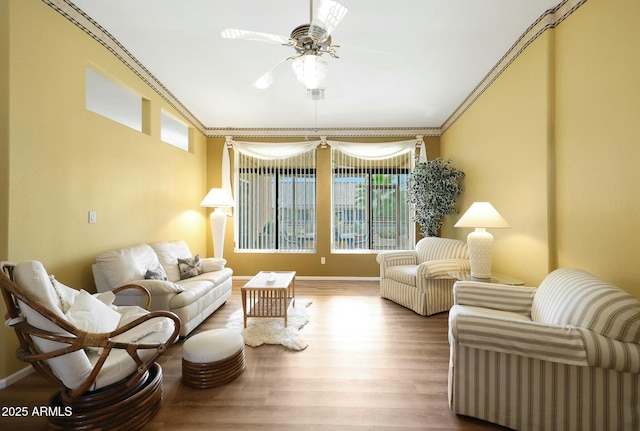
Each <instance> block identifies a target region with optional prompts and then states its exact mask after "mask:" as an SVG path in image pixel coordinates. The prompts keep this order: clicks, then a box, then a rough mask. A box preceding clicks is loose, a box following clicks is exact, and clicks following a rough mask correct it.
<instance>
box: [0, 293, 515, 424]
mask: <svg viewBox="0 0 640 431" xmlns="http://www.w3.org/2000/svg"><path fill="white" fill-rule="evenodd" d="M245 282H246V281H245V280H235V281H234V286H233V295H232V296H231V298H230V299H229V301H228V302H227V303H226V304H225V305H224V306H222V307H221V308H220V309H219V310H217V311H216V312H215V313H214V314H213V315H212V316H211V317H210V318H209V319H207V320H206V321H205V322H204V323H203V324H201V325H200V326H199V327H198V328H197V329H196V331H195V332H194V333H197V332H201V331H205V330H207V329H214V328H222V327H224V325H225V323H226V321H227V318H228V317H229V315H230V314H231V313H232V312H233V311H235V310H237V309H239V308H241V301H240V293H239V292H240V287H241V286H242V285H243V284H244V283H245ZM296 296H297V297H299V298H308V299H310V300H312V301H313V304H312V305H311V306H310V308H309V311H310V314H311V320H310V322H309V323H308V324H307V325H306V326H305V327H304V328H303V329H302V331H303V332H302V333H303V334H304V338H305V340H306V341H307V342H308V343H309V347H308V348H307V349H306V350H304V351H300V352H294V351H289V350H287V349H285V348H283V347H282V346H269V345H263V346H260V347H256V348H252V347H248V346H247V347H246V349H245V351H246V362H247V369H246V371H245V372H244V373H243V374H242V375H241V376H240V377H239V378H238V379H236V380H235V381H233V382H232V383H230V384H228V385H226V386H223V387H220V388H212V389H191V388H188V387H186V386H184V385H182V384H181V381H180V376H181V344H180V343H178V344H176V345H174V346H172V347H171V348H170V349H169V350H168V351H167V352H166V353H165V354H164V355H163V356H162V357H161V358H160V361H159V362H160V364H161V365H162V368H163V373H164V399H163V402H162V407H161V409H160V412H159V413H158V414H157V415H156V416H155V418H154V419H153V420H152V421H151V422H150V423H149V424H147V426H146V427H145V428H144V429H145V430H148V431H169V430H181V431H182V430H185V431H186V430H233V431H249V430H251V431H270V430H274V431H275V430H278V431H288V430H302V431H344V430H354V431H386V430H397V431H401V430H465V431H476V430H504V428H501V427H499V426H496V425H493V424H489V423H486V422H482V421H478V420H475V419H472V418H467V417H461V416H457V415H455V414H454V413H452V412H451V411H450V410H449V408H448V405H447V371H448V360H449V345H448V342H447V314H446V313H442V314H438V315H435V316H431V317H427V318H425V317H422V316H419V315H417V314H415V313H413V312H412V311H410V310H407V309H405V308H403V307H401V306H399V305H397V304H394V303H393V302H391V301H387V300H384V299H382V298H380V297H379V291H378V282H363V281H357V282H353V281H348V282H347V281H324V280H323V281H317V280H297V281H296ZM54 390H55V388H54V387H53V386H52V385H51V384H49V383H47V382H46V381H45V380H44V379H43V378H41V377H40V376H39V375H37V374H31V375H30V376H28V377H26V378H24V379H22V380H20V381H19V382H17V383H14V384H13V385H11V386H9V387H8V388H5V389H3V390H0V405H1V406H29V408H30V409H31V408H32V407H33V406H41V405H46V403H47V400H48V398H49V396H50V395H51V394H52V393H53V392H54ZM0 428H1V429H16V430H23V431H26V430H45V429H46V421H45V420H44V419H42V418H38V417H29V418H23V419H11V418H7V417H0Z"/></svg>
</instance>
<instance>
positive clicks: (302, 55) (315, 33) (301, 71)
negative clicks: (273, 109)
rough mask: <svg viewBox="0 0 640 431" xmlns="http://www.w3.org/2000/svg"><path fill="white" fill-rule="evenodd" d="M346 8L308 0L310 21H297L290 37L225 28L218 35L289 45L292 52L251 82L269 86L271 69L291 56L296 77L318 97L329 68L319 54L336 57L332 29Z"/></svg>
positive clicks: (329, 1)
mask: <svg viewBox="0 0 640 431" xmlns="http://www.w3.org/2000/svg"><path fill="white" fill-rule="evenodd" d="M347 11H348V9H347V8H346V7H345V6H344V5H342V4H340V3H338V2H337V1H335V0H319V1H317V3H316V7H315V8H314V6H313V0H310V2H309V12H310V19H309V21H310V23H309V24H303V25H299V26H298V27H296V28H294V29H293V31H292V32H291V36H290V37H284V36H279V35H275V34H269V33H260V32H256V31H250V30H239V29H233V28H228V29H226V30H223V31H222V33H221V35H222V37H223V38H225V39H242V40H253V41H257V42H269V43H279V44H281V45H284V46H288V47H292V48H293V49H294V50H295V53H296V54H295V55H292V56H289V57H286V58H284V59H283V60H281V61H280V62H279V63H278V64H276V65H275V66H274V67H272V68H271V69H269V70H268V71H267V72H266V73H264V74H263V75H262V76H260V77H259V78H258V79H257V80H256V81H255V82H254V83H253V86H254V87H256V88H258V89H266V88H268V87H269V86H270V85H271V84H272V83H273V81H274V79H275V78H274V73H273V72H274V70H275V69H276V68H277V67H278V66H280V65H281V64H282V63H284V62H285V61H287V60H293V62H292V68H293V71H294V73H295V75H296V77H297V78H298V80H299V81H300V82H301V83H302V84H303V85H304V86H305V87H306V88H307V92H308V93H309V95H310V97H312V98H321V97H322V94H323V91H324V89H323V84H324V79H325V78H326V75H327V72H328V69H329V67H328V63H327V61H326V60H325V58H323V57H322V56H323V55H324V54H328V55H330V56H331V57H334V58H338V54H337V52H336V48H339V47H340V46H339V45H332V44H331V33H333V30H335V28H336V26H337V25H338V24H339V23H340V21H341V20H342V18H344V16H345V15H346V14H347Z"/></svg>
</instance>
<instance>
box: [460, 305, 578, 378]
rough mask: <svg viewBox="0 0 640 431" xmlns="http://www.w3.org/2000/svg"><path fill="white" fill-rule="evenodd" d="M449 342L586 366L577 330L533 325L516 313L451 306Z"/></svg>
mask: <svg viewBox="0 0 640 431" xmlns="http://www.w3.org/2000/svg"><path fill="white" fill-rule="evenodd" d="M510 315H513V317H512V316H510ZM449 339H450V342H457V343H458V344H460V345H464V346H467V347H471V348H475V349H480V350H489V351H496V352H502V353H507V354H513V355H519V356H524V357H528V358H536V359H540V360H543V361H551V362H557V363H561V364H570V365H578V366H587V365H588V362H587V352H586V349H585V346H584V342H583V340H582V336H581V334H580V331H579V330H578V329H577V328H575V327H572V326H561V325H549V324H544V323H540V322H533V321H531V320H529V319H528V318H527V317H526V316H518V315H517V313H508V312H500V311H494V310H489V309H486V308H478V307H467V306H462V305H454V306H453V307H452V308H451V310H450V312H449Z"/></svg>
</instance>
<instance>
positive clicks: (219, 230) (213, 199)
mask: <svg viewBox="0 0 640 431" xmlns="http://www.w3.org/2000/svg"><path fill="white" fill-rule="evenodd" d="M234 205H235V203H234V202H233V198H232V197H231V196H230V195H229V193H227V192H226V191H225V190H224V189H219V188H214V189H211V190H209V193H207V196H205V197H204V199H203V200H202V202H200V206H201V207H211V208H215V210H213V211H212V212H211V215H210V216H209V220H210V222H211V239H212V240H213V257H216V258H221V259H222V255H223V251H224V230H225V226H226V224H227V215H226V214H225V212H224V211H223V210H222V208H230V207H233V206H234Z"/></svg>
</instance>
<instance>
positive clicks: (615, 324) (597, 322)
mask: <svg viewBox="0 0 640 431" xmlns="http://www.w3.org/2000/svg"><path fill="white" fill-rule="evenodd" d="M531 316H532V318H533V320H535V321H538V322H544V323H549V324H555V325H572V326H577V327H581V328H586V329H589V330H591V331H594V332H597V333H599V334H601V335H604V336H605V337H609V338H613V339H615V340H619V341H627V342H632V343H638V342H640V302H639V301H638V300H637V299H636V298H635V297H633V296H631V295H630V294H628V293H626V292H624V291H622V290H620V289H618V288H617V287H615V286H612V285H610V284H607V283H605V282H604V281H602V280H600V279H598V278H596V277H595V276H593V275H591V274H589V273H587V272H585V271H582V270H579V269H573V268H562V269H557V270H555V271H553V272H552V273H551V274H549V275H548V276H547V277H545V279H544V280H543V281H542V283H541V284H540V287H538V290H537V292H536V294H535V296H534V298H533V305H532V309H531Z"/></svg>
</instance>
